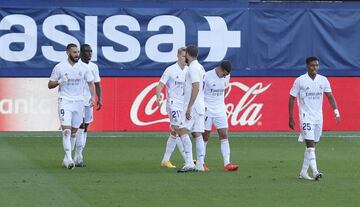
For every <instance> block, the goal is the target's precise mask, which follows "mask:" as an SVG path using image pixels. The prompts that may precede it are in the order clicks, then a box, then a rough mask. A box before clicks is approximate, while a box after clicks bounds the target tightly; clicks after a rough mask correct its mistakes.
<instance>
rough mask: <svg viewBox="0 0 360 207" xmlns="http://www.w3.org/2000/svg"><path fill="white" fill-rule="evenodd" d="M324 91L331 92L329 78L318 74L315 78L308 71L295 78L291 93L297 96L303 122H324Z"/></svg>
mask: <svg viewBox="0 0 360 207" xmlns="http://www.w3.org/2000/svg"><path fill="white" fill-rule="evenodd" d="M324 92H331V87H330V83H329V81H328V79H327V78H326V77H324V76H322V75H319V74H317V75H316V76H315V79H314V80H313V79H311V78H310V76H309V75H308V74H307V73H306V74H304V75H302V76H300V77H298V78H297V79H296V80H295V82H294V85H293V87H292V88H291V91H290V95H291V96H293V97H296V98H297V102H298V106H299V116H300V120H301V121H302V122H310V123H313V124H316V123H322V120H323V113H322V103H323V94H324Z"/></svg>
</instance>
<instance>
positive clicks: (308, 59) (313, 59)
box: [306, 56, 319, 65]
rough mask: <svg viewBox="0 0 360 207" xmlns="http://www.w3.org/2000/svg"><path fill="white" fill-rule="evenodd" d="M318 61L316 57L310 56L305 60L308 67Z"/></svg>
mask: <svg viewBox="0 0 360 207" xmlns="http://www.w3.org/2000/svg"><path fill="white" fill-rule="evenodd" d="M315 60H316V61H319V58H317V57H316V56H310V57H307V58H306V65H309V64H310V63H311V62H312V61H315Z"/></svg>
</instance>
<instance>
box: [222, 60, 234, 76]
mask: <svg viewBox="0 0 360 207" xmlns="http://www.w3.org/2000/svg"><path fill="white" fill-rule="evenodd" d="M220 67H221V68H222V69H224V70H225V71H226V72H228V73H230V72H231V69H232V65H231V62H230V60H223V61H221V63H220Z"/></svg>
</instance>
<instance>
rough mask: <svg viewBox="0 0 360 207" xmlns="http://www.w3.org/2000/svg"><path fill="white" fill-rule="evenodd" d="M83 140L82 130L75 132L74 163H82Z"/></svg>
mask: <svg viewBox="0 0 360 207" xmlns="http://www.w3.org/2000/svg"><path fill="white" fill-rule="evenodd" d="M83 139H84V129H78V131H77V132H76V151H75V157H74V160H75V162H78V163H80V162H82V161H83V156H82V151H83V148H84V146H83V145H84V144H83V141H84V140H83Z"/></svg>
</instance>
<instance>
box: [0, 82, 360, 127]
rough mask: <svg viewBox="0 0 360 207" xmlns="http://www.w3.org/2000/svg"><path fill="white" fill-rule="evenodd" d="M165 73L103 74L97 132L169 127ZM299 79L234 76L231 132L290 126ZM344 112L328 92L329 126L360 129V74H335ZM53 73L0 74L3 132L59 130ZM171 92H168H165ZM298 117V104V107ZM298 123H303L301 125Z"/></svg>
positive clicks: (229, 106)
mask: <svg viewBox="0 0 360 207" xmlns="http://www.w3.org/2000/svg"><path fill="white" fill-rule="evenodd" d="M158 80H159V78H149V77H144V78H139V77H133V78H102V82H101V85H102V88H103V103H104V106H103V108H102V110H100V111H95V121H94V123H93V124H92V125H91V126H90V128H91V130H92V131H167V130H168V129H169V122H168V117H167V114H166V110H165V104H163V105H162V107H161V108H159V107H158V106H157V104H156V102H155V87H156V85H157V81H158ZM294 80H295V78H271V77H269V78H256V77H254V78H249V77H246V78H241V77H233V78H231V84H230V87H229V91H228V92H227V94H226V99H225V102H226V106H227V111H228V122H229V127H230V130H231V131H286V130H289V128H288V99H289V90H290V88H291V86H292V84H293V81H294ZM329 80H330V83H331V86H332V89H333V93H334V96H335V98H336V101H337V103H338V106H339V110H340V113H341V124H339V125H337V124H336V122H335V119H334V115H333V111H332V109H331V107H330V105H329V103H328V100H327V98H326V97H325V96H324V107H323V109H324V110H323V111H324V129H325V130H354V131H355V130H360V126H359V124H358V120H360V110H359V109H358V106H360V91H359V89H358V88H359V87H357V86H358V85H359V83H360V78H347V77H336V78H329ZM47 81H48V79H47V78H1V79H0V131H54V130H58V129H59V125H60V124H59V120H58V116H57V102H56V101H57V98H56V97H57V91H56V90H49V89H47ZM164 92H165V91H163V93H164ZM294 114H295V118H296V119H297V118H298V117H297V107H295V112H294ZM297 127H298V125H297Z"/></svg>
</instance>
